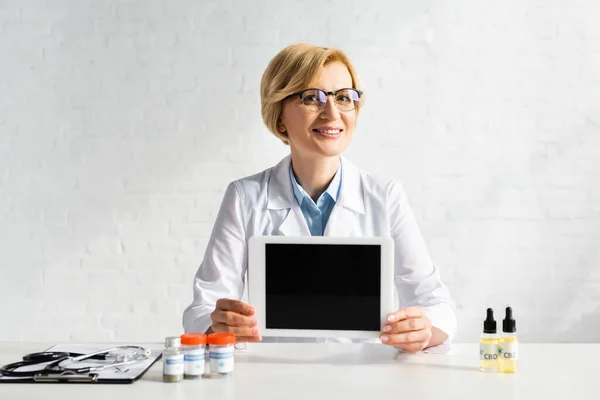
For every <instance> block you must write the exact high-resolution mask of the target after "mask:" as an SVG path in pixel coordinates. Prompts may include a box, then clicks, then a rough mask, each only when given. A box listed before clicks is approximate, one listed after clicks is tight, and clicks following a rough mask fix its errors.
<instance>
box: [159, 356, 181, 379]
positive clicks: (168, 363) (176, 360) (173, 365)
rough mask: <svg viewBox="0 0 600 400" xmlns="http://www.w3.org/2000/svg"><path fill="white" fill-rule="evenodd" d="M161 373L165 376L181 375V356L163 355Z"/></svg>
mask: <svg viewBox="0 0 600 400" xmlns="http://www.w3.org/2000/svg"><path fill="white" fill-rule="evenodd" d="M163 373H164V374H165V375H183V354H173V355H168V356H166V355H164V354H163Z"/></svg>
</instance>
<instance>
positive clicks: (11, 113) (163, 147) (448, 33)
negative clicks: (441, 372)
mask: <svg viewBox="0 0 600 400" xmlns="http://www.w3.org/2000/svg"><path fill="white" fill-rule="evenodd" d="M599 20H600V2H597V1H595V0H571V1H569V2H566V1H559V0H552V1H550V0H520V1H516V0H514V1H513V0H511V1H503V2H491V1H476V0H472V1H468V0H457V1H452V2H444V1H419V2H415V1H398V0H393V1H392V0H388V1H375V0H372V1H368V2H366V1H365V2H359V1H355V2H348V1H337V0H330V1H327V2H324V1H322V0H318V1H317V0H303V1H301V2H291V1H288V2H283V1H280V0H273V1H267V0H260V1H256V0H254V1H252V2H249V1H248V2H246V1H235V2H234V1H231V0H230V1H222V0H218V1H217V0H215V1H207V0H203V1H192V0H189V1H173V0H171V1H167V0H155V1H150V0H146V1H125V0H123V1H118V0H110V1H109V0H103V1H93V0H89V1H84V0H79V1H75V0H73V1H68V0H60V1H59V0H52V1H33V0H31V1H26V0H12V1H11V0H8V1H7V0H0V60H1V61H0V293H1V296H2V302H1V305H0V317H1V318H0V319H1V321H2V322H1V324H0V340H4V341H6V340H17V341H18V340H45V341H53V340H57V341H58V340H119V341H123V340H161V338H163V337H164V336H166V335H171V334H177V333H179V332H180V331H181V313H182V311H183V309H184V307H185V306H186V305H187V304H188V303H189V301H190V300H191V284H192V278H193V275H194V273H195V271H196V268H197V267H198V264H199V262H200V260H201V258H202V255H203V252H204V248H205V245H206V241H207V237H208V235H209V234H210V230H211V228H212V223H213V221H214V218H215V214H216V212H217V209H218V206H219V204H220V201H221V196H222V194H223V192H224V190H225V188H226V186H227V183H228V182H229V181H231V180H233V179H236V178H239V177H241V176H245V175H250V174H253V173H255V172H257V171H259V170H262V169H263V168H266V167H268V166H270V165H272V164H274V163H275V162H276V161H278V160H279V159H280V158H281V157H282V156H283V155H284V154H286V152H287V148H286V147H284V146H283V145H281V144H279V143H278V141H277V140H276V139H274V138H273V137H271V136H270V134H269V133H267V131H266V129H265V128H264V127H263V125H262V122H261V119H260V106H259V95H258V88H259V81H260V76H261V74H262V71H263V70H264V68H265V67H266V64H267V63H268V61H269V60H270V58H271V57H272V56H274V55H275V53H276V52H277V51H278V50H280V49H281V48H283V47H284V46H286V45H288V44H290V43H293V42H296V41H306V42H310V43H314V44H322V45H330V46H339V47H341V48H342V49H344V50H346V51H347V53H348V54H349V55H350V56H351V57H352V59H353V60H354V61H355V63H356V65H357V67H358V70H359V72H360V74H361V76H362V78H363V81H364V83H365V87H366V92H367V94H368V102H367V105H366V107H365V108H364V109H363V112H362V113H361V116H360V118H359V126H358V129H357V132H356V135H355V139H354V142H353V145H352V146H351V148H350V150H349V151H348V153H347V156H348V157H349V158H351V159H352V160H353V161H354V162H355V163H356V164H358V165H359V166H361V167H363V168H365V169H367V170H370V171H372V172H375V173H383V174H386V175H388V176H389V177H392V178H396V179H399V180H401V181H403V182H404V184H405V187H406V190H407V191H408V194H409V198H410V200H411V202H412V205H413V207H414V209H415V212H416V214H417V217H418V219H419V221H420V224H421V227H422V230H423V234H424V236H425V238H426V240H427V242H428V244H429V248H430V251H431V252H432V254H433V257H434V258H435V260H436V262H437V263H438V265H439V267H440V269H441V273H442V276H443V278H444V279H445V281H446V282H447V283H448V285H449V286H450V288H451V290H452V293H453V295H454V296H455V298H456V301H457V304H458V313H459V320H460V333H459V335H458V338H457V340H459V341H472V340H475V339H476V338H477V336H478V335H479V333H480V327H481V321H482V319H483V317H484V312H485V308H486V307H488V306H493V307H495V309H496V310H497V311H498V312H499V311H500V309H501V308H503V307H504V306H505V305H507V304H510V305H512V306H513V307H514V309H515V313H516V317H517V324H518V328H519V330H520V332H521V334H522V339H523V340H524V341H586V342H587V341H596V342H598V341H600V189H599V187H600V185H599V183H600V106H599V104H600V73H599V71H600V24H598V21H599Z"/></svg>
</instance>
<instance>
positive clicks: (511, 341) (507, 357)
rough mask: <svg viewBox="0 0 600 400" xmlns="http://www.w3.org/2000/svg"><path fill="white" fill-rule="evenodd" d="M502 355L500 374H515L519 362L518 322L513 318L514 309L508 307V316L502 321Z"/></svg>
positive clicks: (499, 350) (500, 346)
mask: <svg viewBox="0 0 600 400" xmlns="http://www.w3.org/2000/svg"><path fill="white" fill-rule="evenodd" d="M498 353H499V355H500V372H503V373H505V374H514V373H516V372H517V369H518V368H517V367H518V361H519V340H518V337H517V322H516V321H515V320H514V318H513V314H512V308H510V307H506V316H505V317H504V320H503V321H502V335H501V336H500V343H499V348H498Z"/></svg>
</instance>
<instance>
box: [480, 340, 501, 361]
mask: <svg viewBox="0 0 600 400" xmlns="http://www.w3.org/2000/svg"><path fill="white" fill-rule="evenodd" d="M479 359H480V360H481V361H496V360H497V359H498V344H497V343H480V344H479Z"/></svg>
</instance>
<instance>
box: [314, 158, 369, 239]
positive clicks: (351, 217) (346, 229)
mask: <svg viewBox="0 0 600 400" xmlns="http://www.w3.org/2000/svg"><path fill="white" fill-rule="evenodd" d="M364 214H365V203H364V198H363V188H362V183H361V177H360V171H359V170H358V168H356V167H355V166H354V164H352V163H351V162H350V161H348V160H347V159H345V158H342V183H341V190H340V196H339V197H338V200H337V202H336V204H335V207H333V210H332V212H331V215H330V216H329V221H328V222H327V226H326V227H325V232H324V236H360V235H361V232H360V224H359V223H358V222H359V219H360V218H361V216H362V215H364Z"/></svg>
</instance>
